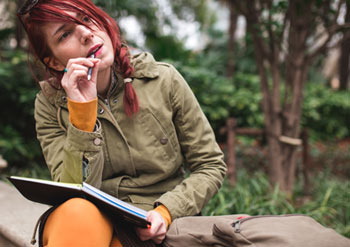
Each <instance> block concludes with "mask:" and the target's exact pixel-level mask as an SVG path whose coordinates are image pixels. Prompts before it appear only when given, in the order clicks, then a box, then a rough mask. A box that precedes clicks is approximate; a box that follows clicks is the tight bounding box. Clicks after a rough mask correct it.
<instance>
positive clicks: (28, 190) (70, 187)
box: [8, 176, 150, 228]
mask: <svg viewBox="0 0 350 247" xmlns="http://www.w3.org/2000/svg"><path fill="white" fill-rule="evenodd" d="M8 179H9V180H10V181H11V183H13V185H14V186H15V187H16V188H17V190H18V191H19V192H20V193H21V194H22V195H23V196H24V197H25V198H27V199H28V200H31V201H33V202H38V203H42V204H47V205H52V206H55V205H59V204H61V203H63V202H65V201H66V200H68V199H70V198H74V197H81V198H85V199H87V200H89V201H91V202H93V203H94V204H95V205H96V206H97V207H99V208H100V209H101V210H103V211H104V212H106V213H107V214H108V215H110V216H112V217H116V218H119V219H122V220H125V221H127V222H129V223H132V224H134V225H137V226H139V227H144V228H146V227H147V226H149V225H150V223H149V222H148V221H147V211H145V210H143V209H140V208H137V207H135V206H133V205H131V204H128V203H126V202H123V201H121V200H119V199H117V198H115V197H113V196H111V195H109V194H107V193H105V192H103V191H101V190H99V189H97V188H95V187H93V186H91V185H89V184H87V183H83V184H82V185H80V184H69V183H60V182H53V181H48V180H42V179H33V178H25V177H16V176H11V177H9V178H8Z"/></svg>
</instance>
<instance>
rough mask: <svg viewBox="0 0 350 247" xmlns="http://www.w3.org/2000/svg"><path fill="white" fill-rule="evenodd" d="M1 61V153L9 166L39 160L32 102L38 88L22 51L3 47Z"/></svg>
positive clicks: (29, 163) (32, 162)
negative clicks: (7, 49)
mask: <svg viewBox="0 0 350 247" xmlns="http://www.w3.org/2000/svg"><path fill="white" fill-rule="evenodd" d="M0 59H1V63H0V92H1V97H0V105H1V106H2V107H1V110H0V111H1V113H0V115H1V122H0V153H1V154H2V155H3V157H4V158H5V159H6V160H7V161H8V163H9V164H10V165H11V166H18V167H25V166H27V165H31V164H34V163H36V162H42V158H41V157H42V155H41V150H40V147H39V144H38V142H37V141H36V137H35V136H36V135H35V129H34V116H33V102H34V98H35V94H36V92H37V91H38V89H37V88H36V87H35V84H34V82H33V80H32V78H31V77H32V76H31V73H30V72H29V71H28V68H27V63H26V60H27V56H26V55H25V54H24V53H23V52H22V51H3V52H2V56H1V58H0Z"/></svg>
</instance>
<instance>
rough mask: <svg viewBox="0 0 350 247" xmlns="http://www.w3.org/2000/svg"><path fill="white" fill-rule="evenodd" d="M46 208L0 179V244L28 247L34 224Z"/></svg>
mask: <svg viewBox="0 0 350 247" xmlns="http://www.w3.org/2000/svg"><path fill="white" fill-rule="evenodd" d="M48 208H49V206H47V205H43V204H39V203H35V202H31V201H29V200H27V199H26V198H24V197H23V196H22V195H21V194H20V193H19V192H18V191H17V190H16V188H15V187H13V186H11V185H9V184H7V183H5V182H2V181H0V219H1V220H0V245H1V246H11V247H12V246H16V247H30V246H31V245H30V240H31V237H32V234H33V231H34V226H35V224H36V222H37V220H38V219H39V217H40V215H42V214H43V213H44V212H45V210H47V209H48ZM6 241H7V242H6ZM2 243H6V245H3V244H2Z"/></svg>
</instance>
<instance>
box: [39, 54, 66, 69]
mask: <svg viewBox="0 0 350 247" xmlns="http://www.w3.org/2000/svg"><path fill="white" fill-rule="evenodd" d="M44 63H45V64H46V65H47V66H48V67H50V68H51V69H54V70H57V71H63V70H64V68H65V66H64V65H63V64H61V63H60V62H59V61H57V60H56V58H52V57H45V58H44Z"/></svg>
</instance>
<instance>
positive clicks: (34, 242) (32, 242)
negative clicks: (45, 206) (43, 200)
mask: <svg viewBox="0 0 350 247" xmlns="http://www.w3.org/2000/svg"><path fill="white" fill-rule="evenodd" d="M45 215H46V212H45V213H43V214H42V215H41V216H40V218H39V219H38V221H37V222H36V224H35V227H34V232H33V235H32V239H31V240H30V244H31V245H32V246H35V244H36V232H37V231H38V227H39V225H40V223H41V221H42V219H43V218H44V216H45Z"/></svg>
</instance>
